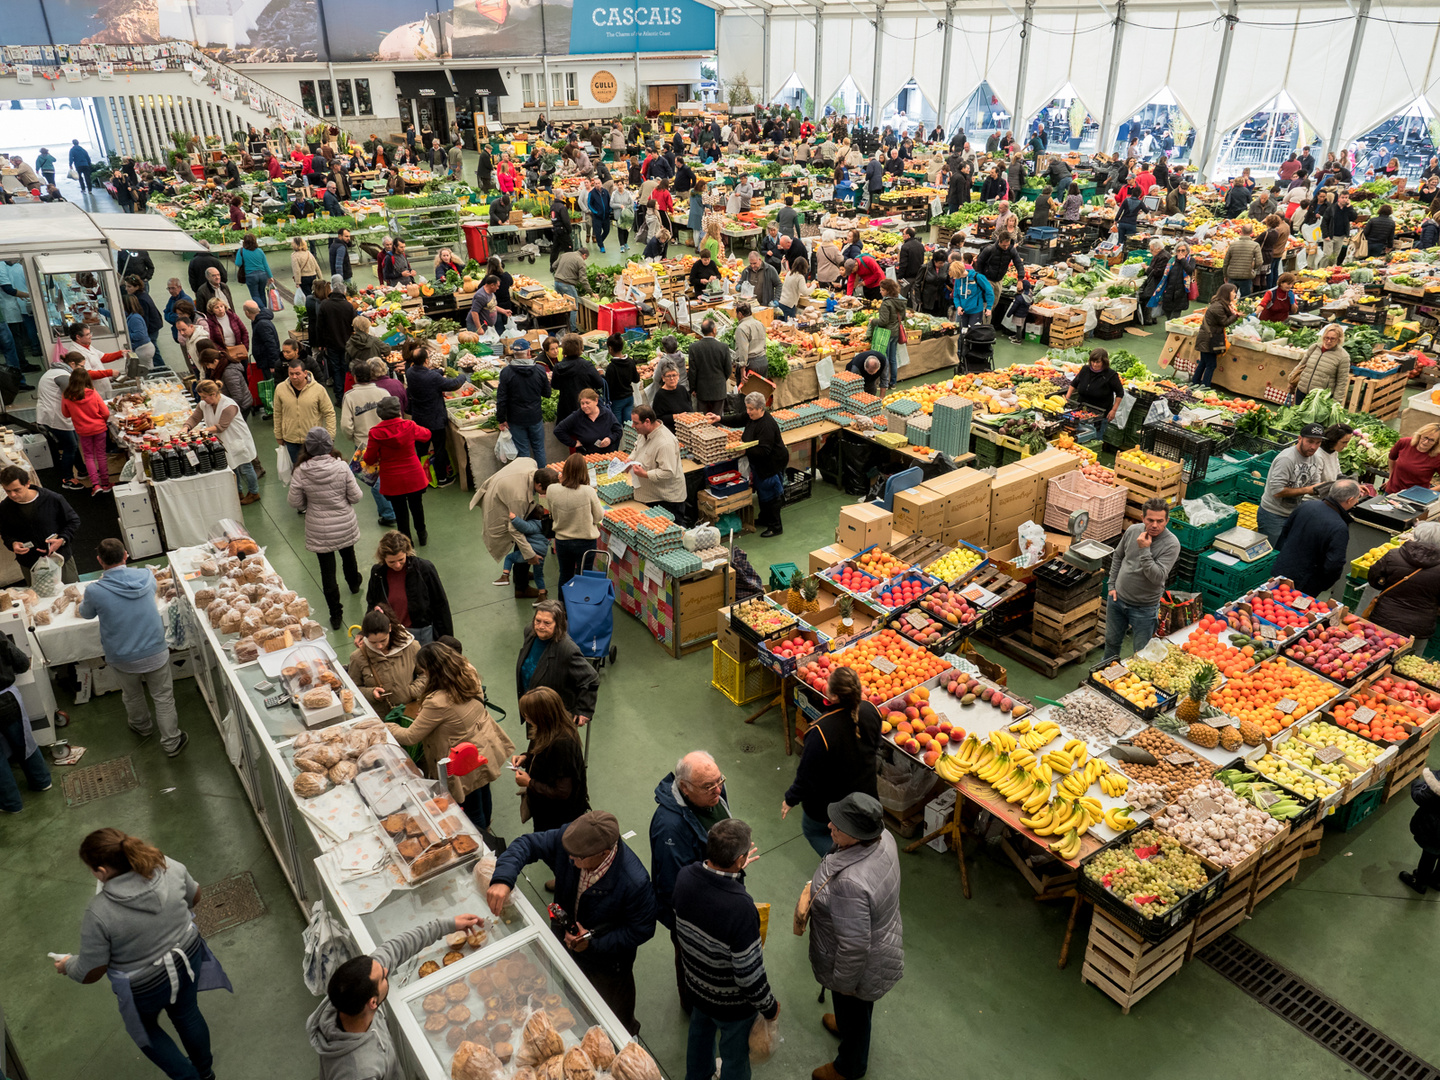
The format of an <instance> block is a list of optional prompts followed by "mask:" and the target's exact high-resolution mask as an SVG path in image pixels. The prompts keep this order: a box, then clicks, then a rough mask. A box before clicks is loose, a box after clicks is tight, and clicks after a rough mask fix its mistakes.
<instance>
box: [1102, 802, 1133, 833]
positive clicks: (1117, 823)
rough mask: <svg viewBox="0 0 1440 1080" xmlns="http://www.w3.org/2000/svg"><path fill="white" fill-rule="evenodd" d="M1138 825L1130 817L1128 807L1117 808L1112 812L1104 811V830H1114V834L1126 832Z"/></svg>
mask: <svg viewBox="0 0 1440 1080" xmlns="http://www.w3.org/2000/svg"><path fill="white" fill-rule="evenodd" d="M1137 824H1138V822H1136V821H1135V820H1134V819H1133V818H1131V816H1130V807H1128V806H1117V807H1116V808H1115V809H1113V810H1106V811H1105V826H1106V828H1110V829H1114V830H1115V831H1116V832H1128V831H1129V830H1131V829H1133V828H1135V826H1136V825H1137Z"/></svg>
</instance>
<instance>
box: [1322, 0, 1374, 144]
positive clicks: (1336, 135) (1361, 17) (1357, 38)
mask: <svg viewBox="0 0 1440 1080" xmlns="http://www.w3.org/2000/svg"><path fill="white" fill-rule="evenodd" d="M1359 5H1360V6H1359V10H1357V11H1356V12H1355V35H1354V36H1353V37H1352V38H1351V39H1350V58H1349V59H1348V60H1347V61H1346V62H1345V79H1344V81H1343V82H1342V83H1341V84H1340V100H1339V101H1338V102H1336V103H1335V126H1334V127H1333V128H1332V129H1331V130H1330V142H1329V143H1328V144H1327V145H1326V147H1325V149H1326V150H1328V151H1330V152H1331V153H1332V154H1338V153H1339V152H1340V132H1341V125H1342V124H1344V123H1345V113H1346V112H1347V111H1349V108H1350V91H1351V89H1352V88H1353V87H1354V85H1355V69H1356V68H1357V67H1359V66H1360V47H1361V45H1363V44H1364V42H1365V21H1366V20H1367V19H1369V17H1370V0H1359ZM1322 160H1323V159H1322Z"/></svg>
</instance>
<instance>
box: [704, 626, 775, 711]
mask: <svg viewBox="0 0 1440 1080" xmlns="http://www.w3.org/2000/svg"><path fill="white" fill-rule="evenodd" d="M710 649H711V657H712V669H711V674H710V685H711V686H713V687H714V688H715V689H716V690H719V691H720V692H721V693H722V694H724V695H725V696H726V697H727V698H729V699H730V700H731V701H732V702H733V703H734V704H736V705H748V704H749V703H750V702H752V701H756V700H758V699H760V698H763V697H768V696H769V695H771V694H778V693H779V692H780V676H778V675H776V674H775V673H774V672H773V671H770V670H769V669H768V668H766V667H764V665H762V664H761V663H760V661H759V659H757V658H754V657H752V658H751V659H749V660H746V661H743V662H741V661H739V660H736V659H735V658H734V657H733V656H731V655H730V654H729V653H727V652H726V651H725V650H724V649H722V648H721V647H720V643H719V642H718V641H716V642H713V643H712V644H711V646H710Z"/></svg>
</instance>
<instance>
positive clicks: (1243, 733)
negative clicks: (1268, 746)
mask: <svg viewBox="0 0 1440 1080" xmlns="http://www.w3.org/2000/svg"><path fill="white" fill-rule="evenodd" d="M1240 738H1241V739H1243V740H1244V741H1245V745H1246V746H1259V745H1260V744H1261V743H1263V742H1264V741H1265V730H1264V729H1263V728H1262V727H1261V726H1260V725H1259V724H1257V723H1255V722H1254V721H1253V720H1241V721H1240Z"/></svg>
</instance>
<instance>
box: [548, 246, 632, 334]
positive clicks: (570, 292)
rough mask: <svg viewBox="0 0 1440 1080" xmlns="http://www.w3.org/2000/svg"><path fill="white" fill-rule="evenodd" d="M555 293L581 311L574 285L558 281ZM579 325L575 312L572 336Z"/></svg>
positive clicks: (571, 327) (571, 316)
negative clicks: (569, 299) (572, 302)
mask: <svg viewBox="0 0 1440 1080" xmlns="http://www.w3.org/2000/svg"><path fill="white" fill-rule="evenodd" d="M621 235H622V236H623V235H624V233H623V232H622V233H621ZM555 291H556V292H558V293H559V294H560V295H561V296H568V297H570V298H571V299H573V300H574V301H575V307H576V309H577V310H578V309H579V307H580V293H579V292H577V291H576V289H575V286H574V285H569V284H566V283H565V282H563V281H557V282H555ZM579 325H580V324H579V322H578V321H576V316H575V312H574V311H572V312H570V332H571V333H572V334H573V333H575V329H576V327H578V326H579Z"/></svg>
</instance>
